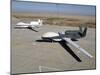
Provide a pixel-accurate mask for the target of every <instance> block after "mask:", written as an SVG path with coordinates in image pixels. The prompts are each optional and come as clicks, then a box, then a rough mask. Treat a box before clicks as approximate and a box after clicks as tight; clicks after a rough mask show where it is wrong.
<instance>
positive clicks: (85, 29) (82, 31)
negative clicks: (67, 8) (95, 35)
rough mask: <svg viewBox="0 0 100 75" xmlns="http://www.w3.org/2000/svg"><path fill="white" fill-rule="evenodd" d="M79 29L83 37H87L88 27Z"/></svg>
mask: <svg viewBox="0 0 100 75" xmlns="http://www.w3.org/2000/svg"><path fill="white" fill-rule="evenodd" d="M79 29H80V33H81V36H82V37H85V36H86V32H87V27H84V28H82V27H81V26H80V27H79Z"/></svg>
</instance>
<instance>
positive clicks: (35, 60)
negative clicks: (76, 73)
mask: <svg viewBox="0 0 100 75" xmlns="http://www.w3.org/2000/svg"><path fill="white" fill-rule="evenodd" d="M14 26H15V24H13V25H12V32H11V34H12V36H11V46H12V47H11V56H12V57H11V58H12V59H11V72H12V74H18V73H35V72H51V71H65V70H66V71H68V70H84V69H95V67H96V66H95V65H96V63H95V51H96V43H95V41H96V40H95V39H96V37H95V28H88V31H87V35H86V37H85V38H82V39H79V41H75V43H77V44H78V45H80V46H81V47H82V48H84V49H85V50H86V51H87V52H89V53H90V54H91V55H93V58H89V57H87V56H86V55H85V54H84V53H82V52H80V51H79V50H78V49H76V48H75V47H73V46H70V45H69V44H68V46H69V47H70V48H71V49H72V51H73V52H74V53H75V54H76V55H77V56H78V57H79V58H80V59H81V60H82V61H81V62H78V61H77V60H76V59H75V58H74V57H73V56H72V55H71V54H70V53H69V52H68V51H67V50H65V49H64V48H63V47H62V46H61V45H60V44H59V43H58V42H42V41H41V42H39V41H36V40H40V39H41V35H42V34H44V33H45V32H49V31H50V32H51V31H52V32H62V31H65V30H74V29H78V27H67V26H54V25H51V26H50V25H44V26H42V27H40V28H36V30H38V31H39V32H34V31H32V30H29V29H14Z"/></svg>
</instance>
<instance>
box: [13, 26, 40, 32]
mask: <svg viewBox="0 0 100 75" xmlns="http://www.w3.org/2000/svg"><path fill="white" fill-rule="evenodd" d="M14 29H29V30H32V31H35V32H38V31H37V30H35V29H33V28H31V27H27V28H24V27H23V28H21V27H14Z"/></svg>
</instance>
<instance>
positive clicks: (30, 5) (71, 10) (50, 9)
mask: <svg viewBox="0 0 100 75" xmlns="http://www.w3.org/2000/svg"><path fill="white" fill-rule="evenodd" d="M12 11H14V12H32V13H40V12H41V13H56V14H66V15H67V14H73V15H86V16H95V14H96V7H95V6H91V5H73V4H54V3H37V2H21V1H12Z"/></svg>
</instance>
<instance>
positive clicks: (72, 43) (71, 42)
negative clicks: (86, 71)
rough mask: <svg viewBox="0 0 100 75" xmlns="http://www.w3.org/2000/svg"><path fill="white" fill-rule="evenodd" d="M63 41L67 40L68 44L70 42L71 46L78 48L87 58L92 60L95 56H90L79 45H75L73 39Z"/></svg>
mask: <svg viewBox="0 0 100 75" xmlns="http://www.w3.org/2000/svg"><path fill="white" fill-rule="evenodd" d="M63 40H65V41H66V42H68V43H69V44H71V45H72V46H74V47H76V48H78V49H79V50H80V51H82V52H83V53H84V54H86V55H87V56H89V57H90V58H92V57H93V56H92V55H91V54H89V53H88V52H87V51H86V50H85V49H83V48H81V47H80V46H79V45H77V44H76V43H74V42H73V41H72V40H71V39H69V38H63Z"/></svg>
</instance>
